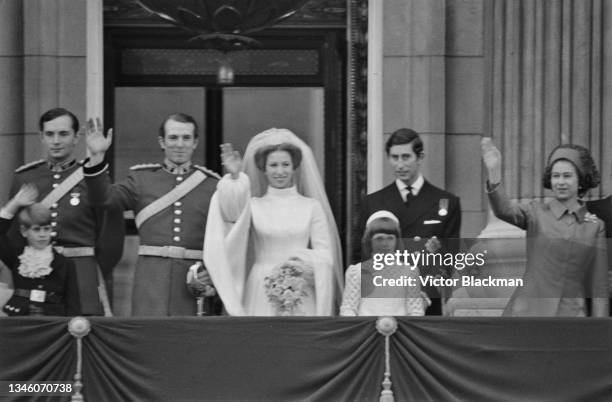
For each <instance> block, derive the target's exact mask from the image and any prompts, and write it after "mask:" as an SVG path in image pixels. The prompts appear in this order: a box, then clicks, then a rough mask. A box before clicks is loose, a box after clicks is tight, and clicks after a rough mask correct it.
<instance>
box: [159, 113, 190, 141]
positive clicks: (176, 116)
mask: <svg viewBox="0 0 612 402" xmlns="http://www.w3.org/2000/svg"><path fill="white" fill-rule="evenodd" d="M170 120H173V121H178V122H179V123H191V124H193V136H194V137H195V138H198V123H196V121H195V119H194V118H193V117H192V116H190V115H188V114H186V113H172V114H171V115H169V116H168V117H166V118H165V119H164V121H162V124H161V126H159V136H160V137H161V138H165V137H166V123H167V122H168V121H170Z"/></svg>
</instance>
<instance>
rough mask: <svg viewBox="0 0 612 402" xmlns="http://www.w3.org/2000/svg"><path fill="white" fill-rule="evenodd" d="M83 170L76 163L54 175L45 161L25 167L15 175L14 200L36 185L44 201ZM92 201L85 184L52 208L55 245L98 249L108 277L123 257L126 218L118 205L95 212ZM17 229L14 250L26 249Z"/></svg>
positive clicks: (11, 235)
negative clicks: (26, 185) (25, 186)
mask: <svg viewBox="0 0 612 402" xmlns="http://www.w3.org/2000/svg"><path fill="white" fill-rule="evenodd" d="M80 167H81V166H80V164H78V163H77V162H76V160H73V161H71V162H69V163H68V164H66V165H65V166H63V167H62V168H61V169H59V170H58V171H53V170H52V169H51V168H50V166H49V164H48V163H47V162H46V161H44V160H41V161H37V162H34V163H30V164H28V165H25V166H23V167H21V168H19V169H17V170H16V172H15V177H14V179H13V184H12V187H11V192H10V196H11V197H13V196H14V195H15V194H16V193H17V192H18V191H19V189H20V188H21V186H22V185H23V184H24V183H33V184H35V185H36V187H37V188H38V193H39V199H38V201H41V200H42V199H43V198H45V197H46V196H47V194H49V193H50V192H51V191H52V190H53V189H54V188H55V187H57V186H58V185H59V184H60V183H61V182H62V181H63V180H65V179H66V178H67V177H68V176H70V175H71V174H72V173H74V172H75V171H76V170H77V169H79V168H80ZM90 200H91V197H90V196H89V194H88V189H87V184H86V183H85V180H81V181H80V182H79V183H78V184H77V185H76V186H74V187H73V188H72V189H70V191H68V193H67V194H66V195H64V196H63V197H62V198H61V199H60V200H59V201H58V202H57V203H56V204H53V205H52V206H51V216H52V221H51V225H52V226H53V232H54V234H53V237H54V244H55V245H58V246H63V247H95V248H96V256H97V257H96V259H97V260H98V263H99V264H100V267H101V268H102V270H103V272H104V273H105V274H106V273H108V272H109V271H110V270H111V269H112V267H113V266H115V265H116V264H117V262H119V259H120V258H121V254H122V253H123V233H124V231H123V215H122V211H120V210H119V209H118V208H117V206H116V205H114V206H112V208H109V209H106V210H102V209H95V208H94V207H93V206H92V204H91V201H90ZM109 211H110V212H109ZM16 229H17V228H14V229H13V230H11V234H10V238H11V240H12V242H13V246H15V247H23V246H24V245H25V244H24V242H23V237H22V236H21V235H19V234H18V230H16Z"/></svg>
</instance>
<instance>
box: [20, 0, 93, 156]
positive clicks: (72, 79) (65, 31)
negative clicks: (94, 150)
mask: <svg viewBox="0 0 612 402" xmlns="http://www.w3.org/2000/svg"><path fill="white" fill-rule="evenodd" d="M23 11H24V13H23V33H24V54H25V56H26V57H25V68H24V77H23V78H24V91H25V99H24V107H23V110H24V123H25V124H24V126H25V133H26V137H25V158H24V159H25V160H26V161H31V160H36V159H39V158H40V157H41V150H40V141H39V138H38V118H39V117H40V115H41V114H42V113H44V112H45V111H46V110H48V109H50V108H53V107H58V106H60V107H64V108H66V109H69V110H70V111H72V112H73V113H75V114H76V116H77V117H78V118H79V120H81V122H82V121H83V120H84V119H85V116H86V82H87V63H86V55H87V49H86V47H87V46H86V44H87V1H86V0H23ZM101 51H102V49H100V52H101ZM84 150H85V142H84V141H81V143H80V144H79V148H78V152H77V156H78V157H83V156H84V154H85V152H84Z"/></svg>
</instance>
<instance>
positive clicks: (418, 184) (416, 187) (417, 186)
mask: <svg viewBox="0 0 612 402" xmlns="http://www.w3.org/2000/svg"><path fill="white" fill-rule="evenodd" d="M423 184H425V178H424V177H423V175H422V174H421V173H419V177H417V179H416V180H415V181H414V183H412V195H419V192H420V191H421V188H423ZM395 185H396V186H397V189H398V190H399V192H400V194H401V195H402V198H404V199H406V193H407V192H408V189H407V187H408V186H406V183H404V182H403V181H401V180H400V179H395Z"/></svg>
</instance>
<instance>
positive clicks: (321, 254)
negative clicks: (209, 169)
mask: <svg viewBox="0 0 612 402" xmlns="http://www.w3.org/2000/svg"><path fill="white" fill-rule="evenodd" d="M245 178H246V175H244V176H243V177H242V180H232V179H230V178H229V176H226V177H224V178H223V179H222V180H221V181H220V182H219V185H218V187H217V194H218V197H219V205H220V206H221V210H222V214H223V217H224V220H225V221H226V222H236V221H238V220H239V219H243V218H244V216H242V217H241V218H239V216H241V215H244V213H245V212H246V213H249V212H250V219H249V220H248V223H249V224H248V226H245V227H243V228H241V229H240V230H250V234H249V236H250V242H249V246H248V247H250V248H251V250H250V251H247V250H243V248H244V247H243V246H241V245H239V244H231V245H229V247H228V248H227V250H229V251H230V252H232V253H235V252H245V253H246V254H247V255H249V254H251V255H252V256H253V258H252V261H253V262H252V266H251V267H250V269H249V262H248V261H249V259H248V258H246V261H247V262H246V265H247V266H246V270H245V271H243V272H244V275H246V283H245V285H244V292H243V295H242V305H243V309H244V312H245V314H246V315H251V316H274V315H278V312H277V310H276V307H275V306H274V305H273V304H272V303H270V301H269V300H268V296H267V294H266V290H265V285H264V283H265V278H266V277H267V276H269V275H270V274H271V273H272V272H273V270H274V268H275V267H277V266H279V265H280V264H282V263H283V262H285V261H287V260H289V259H290V258H291V257H298V258H300V259H301V260H303V261H304V262H306V263H307V264H308V265H310V266H311V267H312V268H313V274H314V280H313V284H312V286H308V287H307V289H306V292H307V293H308V294H307V296H303V297H302V302H301V304H300V305H298V306H297V308H296V309H295V310H294V311H293V315H296V316H302V315H305V316H308V315H331V314H332V309H333V289H334V288H333V271H332V261H333V257H332V251H331V249H330V244H331V237H330V233H329V230H328V223H327V219H326V217H325V214H324V212H323V210H322V208H321V205H320V204H319V202H318V201H317V200H315V199H313V198H307V197H304V196H302V195H300V194H299V193H298V192H297V190H296V188H295V187H290V188H286V189H276V188H272V187H268V189H267V192H266V194H264V196H263V197H259V198H258V197H249V196H248V194H249V192H248V188H249V186H250V184H249V181H248V180H245ZM247 218H248V217H247ZM213 279H214V278H213ZM237 280H240V279H239V278H237ZM242 280H245V279H242Z"/></svg>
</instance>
